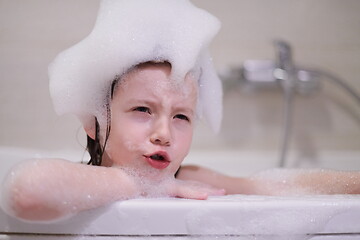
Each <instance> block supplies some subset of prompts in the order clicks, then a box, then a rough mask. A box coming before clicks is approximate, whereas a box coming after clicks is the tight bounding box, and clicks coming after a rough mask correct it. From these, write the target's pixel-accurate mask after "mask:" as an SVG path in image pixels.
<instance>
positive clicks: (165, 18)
mask: <svg viewBox="0 0 360 240" xmlns="http://www.w3.org/2000/svg"><path fill="white" fill-rule="evenodd" d="M219 28H220V22H219V21H218V20H217V19H216V18H215V17H214V16H212V15H210V14H209V13H208V12H206V11H204V10H202V9H199V8H197V7H195V6H194V5H193V4H192V3H191V2H190V1H188V0H152V1H148V0H132V1H127V0H103V1H102V2H101V5H100V9H99V12H98V17H97V21H96V24H95V27H94V29H93V31H92V32H91V33H90V35H89V36H88V37H86V38H85V39H84V40H82V41H81V42H79V43H78V44H76V45H74V46H72V47H71V48H69V49H67V50H65V51H63V52H62V53H60V54H59V55H58V56H57V57H56V59H55V60H54V61H53V62H52V64H51V65H50V67H49V76H50V93H51V97H52V99H53V102H54V107H55V110H56V112H57V113H58V114H64V113H72V114H75V115H76V116H78V117H79V119H80V120H81V121H82V123H83V125H84V126H85V127H87V126H89V125H90V124H91V125H90V127H91V126H92V124H93V116H96V117H97V118H98V120H99V122H100V125H102V124H104V123H106V110H105V107H104V105H105V104H106V101H107V99H108V94H109V89H110V84H111V82H112V80H113V79H114V78H115V76H117V75H119V76H121V75H122V74H124V73H125V72H126V71H127V70H128V69H129V68H131V67H132V66H134V65H136V64H139V63H142V62H147V61H168V62H170V63H171V65H172V71H171V78H172V79H173V80H174V81H178V82H179V81H183V79H184V78H185V76H186V74H187V73H188V72H189V71H192V70H194V69H195V70H196V69H197V71H199V72H200V74H199V75H200V79H199V104H198V106H199V108H198V115H199V116H203V118H204V119H205V120H206V121H207V122H208V123H209V124H210V126H211V127H212V128H213V129H214V130H215V131H218V130H219V128H220V122H221V116H222V87H221V81H220V79H219V78H218V76H217V75H216V72H215V70H214V67H213V65H212V61H211V58H210V56H209V54H208V46H209V44H210V41H211V40H212V38H213V37H214V36H215V34H216V33H217V32H218V30H219Z"/></svg>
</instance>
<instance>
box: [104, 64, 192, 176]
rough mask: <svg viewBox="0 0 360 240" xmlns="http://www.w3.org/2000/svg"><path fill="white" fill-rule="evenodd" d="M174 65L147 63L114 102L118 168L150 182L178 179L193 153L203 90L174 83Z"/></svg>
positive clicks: (112, 142)
mask: <svg viewBox="0 0 360 240" xmlns="http://www.w3.org/2000/svg"><path fill="white" fill-rule="evenodd" d="M170 71H171V69H170V66H168V65H166V64H145V65H143V66H141V67H139V68H137V69H135V70H133V71H131V72H129V73H128V74H126V75H125V76H124V77H123V79H122V80H121V82H120V83H119V84H118V86H117V88H116V89H115V92H114V97H113V99H112V102H111V131H110V136H109V139H108V142H107V147H106V153H107V155H108V157H109V159H110V161H111V162H112V165H113V166H120V167H125V168H129V169H134V170H135V171H136V172H137V173H139V174H140V175H142V176H147V177H150V178H156V179H158V178H159V177H160V178H161V177H168V176H173V175H174V174H175V172H176V171H177V169H178V168H179V166H180V164H181V162H182V161H183V159H184V158H185V156H186V155H187V154H188V152H189V148H190V144H191V140H192V134H193V125H194V120H195V108H196V101H197V88H196V84H195V81H194V80H193V78H192V77H191V76H190V75H189V74H188V76H187V77H186V78H185V81H184V83H182V84H175V83H174V81H173V80H170V78H169V74H170Z"/></svg>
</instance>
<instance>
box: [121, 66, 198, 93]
mask: <svg viewBox="0 0 360 240" xmlns="http://www.w3.org/2000/svg"><path fill="white" fill-rule="evenodd" d="M170 73H171V67H170V66H169V65H167V64H154V65H146V66H142V67H139V68H135V69H133V70H131V71H130V72H128V73H127V74H125V75H124V76H123V77H122V79H121V80H120V84H118V85H119V88H120V89H122V90H123V91H128V90H130V88H131V89H133V90H134V89H135V90H136V89H138V90H144V91H151V92H159V93H162V94H164V93H166V92H171V93H172V94H186V95H188V94H191V93H194V94H195V95H197V83H196V80H195V78H194V76H193V75H192V74H191V73H189V74H187V75H186V77H185V79H184V80H183V81H175V80H173V79H171V77H170Z"/></svg>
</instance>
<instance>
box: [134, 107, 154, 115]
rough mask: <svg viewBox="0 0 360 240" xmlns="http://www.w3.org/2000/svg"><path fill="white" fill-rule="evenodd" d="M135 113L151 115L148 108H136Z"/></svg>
mask: <svg viewBox="0 0 360 240" xmlns="http://www.w3.org/2000/svg"><path fill="white" fill-rule="evenodd" d="M134 111H136V112H144V113H149V114H150V113H151V112H150V108H148V107H136V108H134Z"/></svg>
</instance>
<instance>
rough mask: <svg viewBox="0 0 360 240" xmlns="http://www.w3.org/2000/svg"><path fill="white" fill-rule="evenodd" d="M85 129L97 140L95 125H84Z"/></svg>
mask: <svg viewBox="0 0 360 240" xmlns="http://www.w3.org/2000/svg"><path fill="white" fill-rule="evenodd" d="M84 130H85V132H86V134H87V135H88V136H89V137H90V138H92V139H93V140H95V128H94V127H90V126H84Z"/></svg>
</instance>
